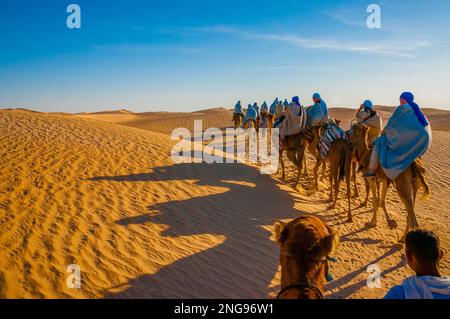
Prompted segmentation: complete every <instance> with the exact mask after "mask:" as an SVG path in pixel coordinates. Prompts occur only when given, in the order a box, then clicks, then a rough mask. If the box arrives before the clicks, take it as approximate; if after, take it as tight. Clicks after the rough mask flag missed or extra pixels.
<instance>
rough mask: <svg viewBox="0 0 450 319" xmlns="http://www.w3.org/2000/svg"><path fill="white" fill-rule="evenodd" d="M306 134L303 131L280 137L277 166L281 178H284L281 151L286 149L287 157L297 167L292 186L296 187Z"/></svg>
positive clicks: (298, 180)
mask: <svg viewBox="0 0 450 319" xmlns="http://www.w3.org/2000/svg"><path fill="white" fill-rule="evenodd" d="M306 139H307V138H306V136H305V134H304V133H303V132H301V133H298V134H294V135H289V136H286V137H285V139H284V140H281V139H280V152H279V157H278V158H279V167H281V179H282V180H283V181H285V180H286V175H285V170H284V160H283V153H284V151H286V153H287V157H288V159H289V160H290V161H291V162H292V163H294V165H295V166H296V167H297V179H296V182H295V186H294V188H295V189H297V187H298V184H299V182H300V174H301V168H302V161H303V159H304V154H305V149H306Z"/></svg>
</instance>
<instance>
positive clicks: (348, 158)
mask: <svg viewBox="0 0 450 319" xmlns="http://www.w3.org/2000/svg"><path fill="white" fill-rule="evenodd" d="M351 167H352V157H351V154H345V168H344V169H345V182H346V184H347V205H348V207H347V209H348V217H347V222H349V223H351V222H352V221H353V218H352V210H351V209H352V207H351V206H352V204H351V195H352V194H351V193H352V191H351V179H350V174H351Z"/></svg>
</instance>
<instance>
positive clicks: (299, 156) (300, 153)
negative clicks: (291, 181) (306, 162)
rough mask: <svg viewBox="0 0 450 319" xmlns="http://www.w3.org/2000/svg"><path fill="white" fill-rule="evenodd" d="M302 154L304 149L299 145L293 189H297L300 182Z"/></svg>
mask: <svg viewBox="0 0 450 319" xmlns="http://www.w3.org/2000/svg"><path fill="white" fill-rule="evenodd" d="M304 155H305V152H304V149H303V148H302V147H300V149H298V150H297V181H296V182H295V189H297V187H298V185H299V184H300V175H301V173H302V166H303V158H304Z"/></svg>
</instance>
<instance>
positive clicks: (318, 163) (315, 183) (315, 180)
mask: <svg viewBox="0 0 450 319" xmlns="http://www.w3.org/2000/svg"><path fill="white" fill-rule="evenodd" d="M320 164H321V160H320V158H318V159H317V161H316V164H315V165H314V169H313V172H314V190H315V191H317V190H319V173H318V171H319V167H320Z"/></svg>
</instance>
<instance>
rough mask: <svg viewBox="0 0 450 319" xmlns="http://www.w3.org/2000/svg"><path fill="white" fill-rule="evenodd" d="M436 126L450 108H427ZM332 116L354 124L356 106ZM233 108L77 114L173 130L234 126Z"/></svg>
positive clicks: (449, 121)
mask: <svg viewBox="0 0 450 319" xmlns="http://www.w3.org/2000/svg"><path fill="white" fill-rule="evenodd" d="M375 109H377V110H379V111H380V112H381V115H382V117H383V120H384V123H387V121H388V120H389V117H390V116H391V115H392V113H393V112H394V111H395V107H390V106H375ZM423 111H424V113H425V114H426V115H427V117H428V119H429V120H430V123H431V125H432V128H433V130H435V131H450V111H445V110H438V109H430V108H424V109H423ZM329 112H330V117H332V118H337V119H340V120H341V121H342V126H343V127H344V128H346V129H347V128H349V127H350V122H351V121H352V119H353V118H354V117H355V113H356V109H352V108H330V110H329ZM232 114H233V111H232V110H230V109H226V108H213V109H206V110H200V111H195V112H146V113H133V112H130V111H127V110H119V111H109V112H108V111H106V112H96V113H84V114H76V115H75V116H77V117H83V118H90V119H95V120H99V121H104V122H110V123H117V124H122V125H126V126H131V127H136V128H140V129H145V130H150V131H154V132H160V133H165V134H170V133H171V132H172V130H173V129H175V128H178V127H186V128H188V129H189V130H191V131H192V130H193V128H194V126H193V125H194V124H193V123H194V120H203V128H204V129H205V128H208V127H216V128H226V127H232V121H231V119H232Z"/></svg>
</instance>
